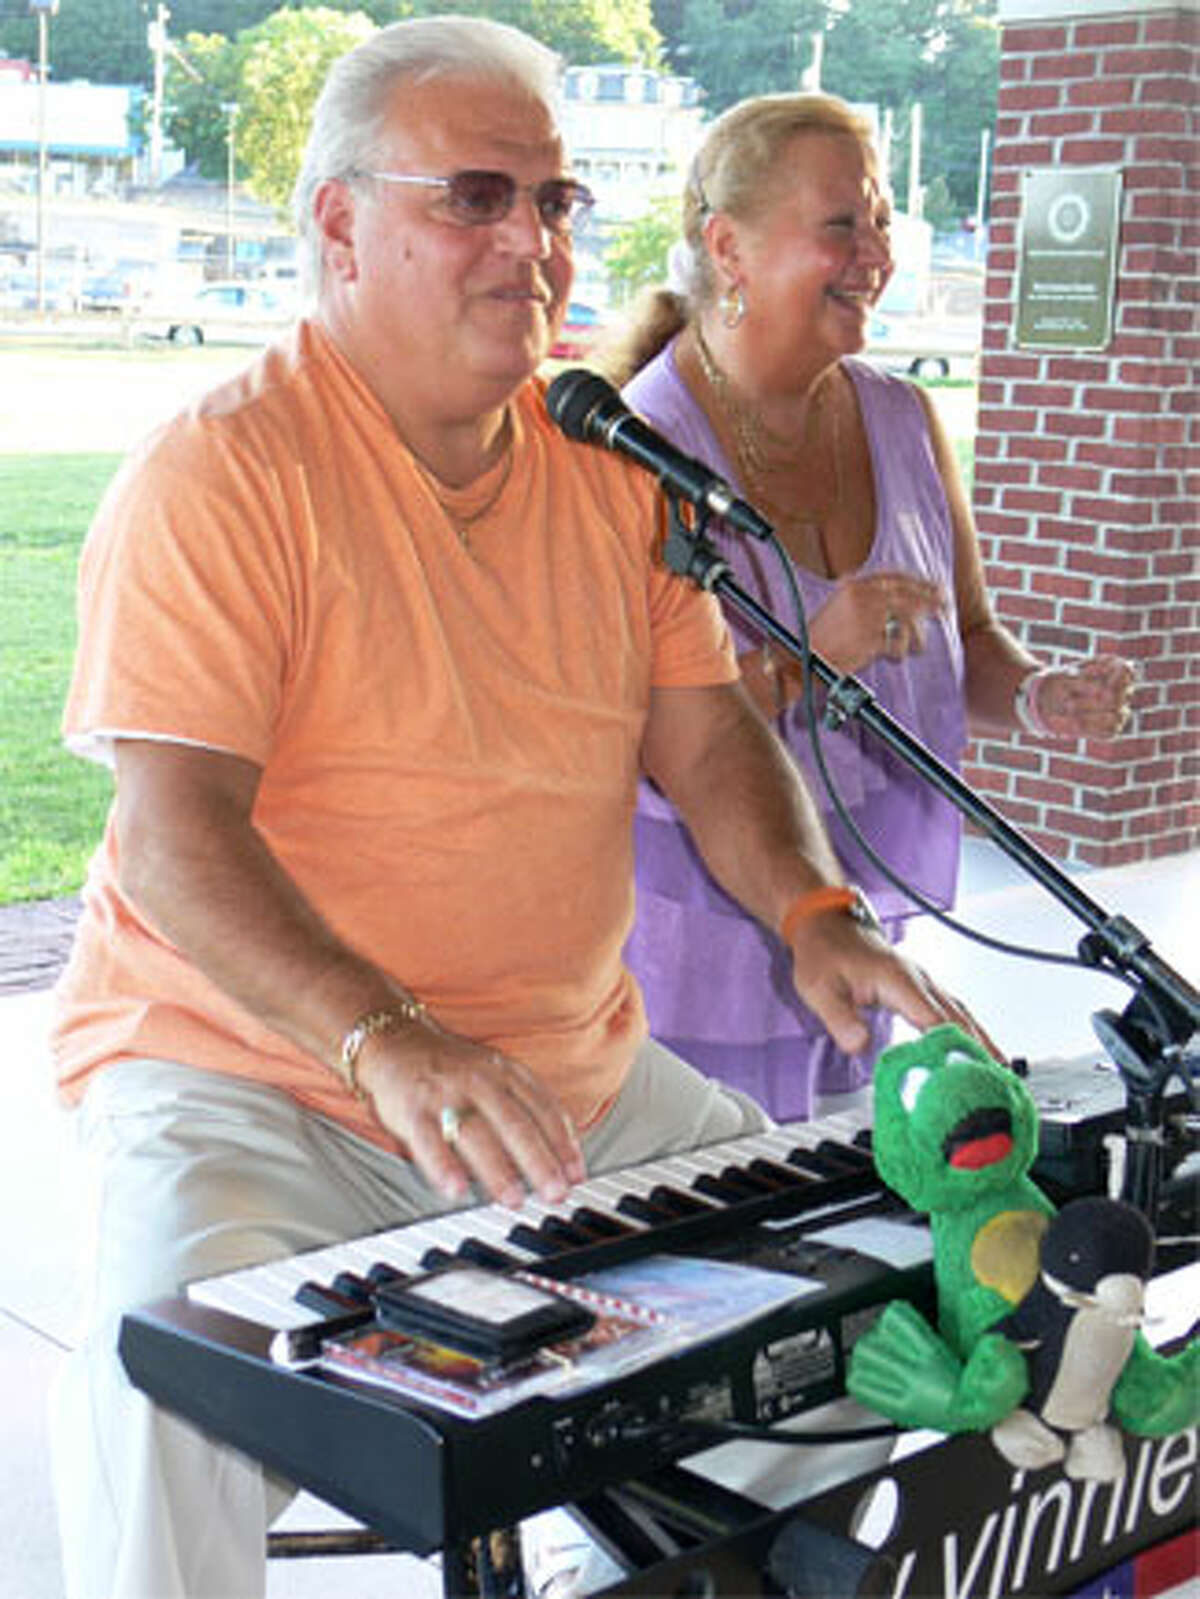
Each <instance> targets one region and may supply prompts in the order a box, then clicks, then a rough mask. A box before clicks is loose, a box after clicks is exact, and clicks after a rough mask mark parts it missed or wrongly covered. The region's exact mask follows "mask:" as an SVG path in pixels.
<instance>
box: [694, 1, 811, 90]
mask: <svg viewBox="0 0 1200 1599" xmlns="http://www.w3.org/2000/svg"><path fill="white" fill-rule="evenodd" d="M825 9H826V8H825V0H755V3H754V5H753V6H752V7H749V8H748V7H747V6H746V5H745V4H735V3H732V0H686V4H685V5H684V8H683V31H682V37H681V38H680V41H679V43H678V45H677V46H676V49H675V52H674V60H675V64H676V67H677V69H678V70H679V71H680V72H686V73H687V74H688V75H689V76H690V77H693V78H695V79H696V80H697V81H698V82H699V83H700V84H702V85H703V88H704V93H705V107H706V109H707V110H708V111H709V113H710V114H712V115H715V114H716V113H717V112H719V111H723V110H724V109H725V108H726V106H730V105H733V104H734V102H735V101H737V100H744V99H746V98H747V97H748V96H749V95H754V94H771V93H777V92H780V91H782V90H791V89H795V88H797V87H798V86H799V83H800V76H801V73H802V72H803V71H804V69H805V68H806V67H807V66H808V65H809V61H810V58H811V54H812V45H811V35H812V34H813V33H815V32H817V31H818V30H819V29H820V28H822V27H823V26H824V23H825Z"/></svg>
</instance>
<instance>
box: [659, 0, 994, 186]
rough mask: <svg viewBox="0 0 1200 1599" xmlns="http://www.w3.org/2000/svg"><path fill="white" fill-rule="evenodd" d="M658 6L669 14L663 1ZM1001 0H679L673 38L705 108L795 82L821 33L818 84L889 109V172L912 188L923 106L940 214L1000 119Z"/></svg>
mask: <svg viewBox="0 0 1200 1599" xmlns="http://www.w3.org/2000/svg"><path fill="white" fill-rule="evenodd" d="M659 9H660V12H661V13H663V14H664V16H666V15H668V14H669V13H668V11H667V4H666V0H660V8H659ZM995 12H996V0H853V3H852V4H847V3H845V0H683V6H682V26H681V27H680V29H679V32H678V35H677V36H672V37H671V38H670V40H669V43H670V48H671V58H672V60H673V62H674V64H675V66H676V68H677V69H678V70H679V71H683V72H687V73H688V74H690V75H691V76H692V77H694V78H695V79H696V80H697V81H698V82H699V83H700V84H701V86H702V87H703V89H704V91H705V104H706V107H707V109H708V110H709V111H710V112H713V113H716V112H719V111H722V110H724V108H725V107H726V106H729V105H732V104H733V103H734V102H735V101H737V100H741V99H744V98H746V96H748V95H752V94H763V93H769V92H772V91H777V90H788V89H796V88H798V87H799V86H800V84H801V82H802V80H803V78H804V75H805V73H806V71H807V69H808V68H809V67H810V65H811V63H812V58H813V47H812V38H813V35H814V34H816V33H818V32H823V34H824V48H823V51H822V67H821V86H822V88H824V89H827V90H829V91H830V92H831V93H833V94H839V95H841V96H842V97H843V98H844V99H846V100H850V101H853V102H855V103H856V104H873V105H875V106H876V107H877V108H878V109H879V111H880V112H881V113H883V112H886V111H890V112H891V113H892V117H893V123H894V132H895V137H894V144H893V162H892V170H891V173H890V176H891V178H892V182H893V184H894V186H895V188H896V190H897V193H898V195H899V196H900V197H901V199H902V200H903V198H904V196H905V194H906V190H907V178H908V162H909V155H910V150H909V143H910V141H909V126H910V114H911V111H912V107H913V106H914V105H916V104H917V103H920V104H921V105H922V106H923V107H924V122H923V126H924V137H923V149H922V159H921V167H922V172H921V176H922V181H923V182H925V183H931V182H932V181H933V179H935V178H937V177H941V178H942V179H943V181H944V184H945V189H946V194H945V195H944V196H942V199H943V203H944V206H945V209H946V211H947V213H953V212H955V211H957V212H959V213H960V214H966V213H967V212H969V211H972V210H973V209H974V201H975V188H976V184H977V176H978V153H979V144H980V133H981V130H982V129H983V128H985V127H986V128H990V127H991V126H992V125H993V122H994V120H995V108H996V86H997V80H998V75H999V30H998V27H997V24H996V20H995Z"/></svg>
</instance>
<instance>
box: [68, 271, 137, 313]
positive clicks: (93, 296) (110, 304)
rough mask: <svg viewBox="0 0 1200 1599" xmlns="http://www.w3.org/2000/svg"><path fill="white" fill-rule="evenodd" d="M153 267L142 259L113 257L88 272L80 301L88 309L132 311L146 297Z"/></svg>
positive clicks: (83, 307) (84, 308)
mask: <svg viewBox="0 0 1200 1599" xmlns="http://www.w3.org/2000/svg"><path fill="white" fill-rule="evenodd" d="M153 281H154V268H153V266H151V265H149V264H148V263H143V262H140V261H114V262H112V263H110V264H109V265H107V266H102V267H96V268H95V269H93V270H92V271H91V272H88V273H86V274H85V276H84V279H83V287H82V290H81V292H80V297H79V303H80V306H81V307H82V309H83V310H85V311H132V310H134V309H135V308H136V307H137V306H138V305H140V304H141V303H142V301H144V300H145V298H146V296H147V294H148V293H149V292H150V287H151V284H152V283H153Z"/></svg>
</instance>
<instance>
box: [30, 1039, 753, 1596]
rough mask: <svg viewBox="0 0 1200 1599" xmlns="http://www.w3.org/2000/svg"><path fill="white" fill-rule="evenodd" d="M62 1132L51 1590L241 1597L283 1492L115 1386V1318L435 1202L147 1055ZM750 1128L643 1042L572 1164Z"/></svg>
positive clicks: (390, 1165) (360, 1145)
mask: <svg viewBox="0 0 1200 1599" xmlns="http://www.w3.org/2000/svg"><path fill="white" fill-rule="evenodd" d="M76 1115H77V1117H78V1131H79V1138H80V1144H81V1148H82V1151H83V1154H84V1156H85V1158H86V1159H87V1161H88V1162H89V1167H90V1170H89V1176H90V1178H91V1179H92V1184H93V1197H92V1204H91V1207H90V1217H89V1221H90V1236H89V1240H88V1243H87V1247H86V1248H85V1250H84V1252H83V1253H84V1260H83V1263H82V1269H83V1270H84V1271H85V1273H86V1276H87V1279H88V1280H89V1282H90V1286H91V1302H90V1304H89V1306H88V1310H87V1313H86V1318H85V1330H84V1335H83V1338H82V1340H81V1343H80V1346H79V1348H78V1349H77V1351H76V1352H75V1353H74V1354H73V1355H72V1356H71V1357H70V1358H69V1359H68V1361H67V1362H66V1364H65V1366H64V1369H63V1372H62V1375H61V1378H60V1380H59V1382H58V1383H57V1384H56V1386H55V1390H54V1393H53V1395H52V1401H51V1422H50V1434H51V1452H52V1464H53V1471H54V1480H55V1494H56V1499H57V1503H58V1513H59V1526H60V1534H61V1539H62V1548H63V1565H64V1571H65V1576H66V1585H67V1593H68V1595H69V1599H177V1596H188V1599H256V1596H258V1595H261V1594H262V1593H263V1591H264V1587H265V1571H266V1529H267V1527H268V1526H269V1525H270V1523H271V1521H272V1520H273V1519H274V1517H275V1516H276V1515H277V1514H278V1513H279V1512H280V1510H282V1508H283V1506H284V1504H285V1503H286V1502H287V1499H288V1497H289V1496H290V1490H289V1489H288V1488H287V1487H286V1485H284V1484H277V1483H274V1482H272V1481H271V1480H270V1479H268V1478H266V1477H265V1476H264V1473H263V1471H262V1470H261V1468H260V1467H259V1466H258V1465H257V1463H256V1462H254V1461H252V1460H250V1459H248V1458H246V1457H245V1456H243V1455H241V1454H239V1453H237V1452H236V1451H234V1450H232V1449H229V1448H227V1447H225V1446H224V1445H220V1444H217V1443H214V1442H213V1441H212V1440H211V1439H210V1438H208V1437H207V1436H206V1435H205V1434H203V1433H201V1432H199V1431H198V1430H197V1429H196V1428H194V1427H192V1426H190V1425H189V1424H188V1423H186V1422H183V1421H180V1420H179V1419H178V1418H176V1417H174V1416H171V1415H169V1414H167V1413H166V1412H165V1411H163V1410H160V1409H159V1408H158V1407H157V1406H155V1405H153V1404H151V1403H150V1401H149V1400H147V1399H146V1398H145V1396H144V1395H142V1394H140V1393H139V1392H138V1391H137V1390H135V1389H134V1388H133V1386H132V1385H131V1384H130V1382H129V1381H128V1379H127V1378H126V1376H125V1373H124V1369H123V1367H122V1366H121V1364H120V1361H119V1358H118V1355H117V1348H116V1338H117V1332H118V1329H119V1325H120V1319H121V1316H122V1314H123V1312H124V1311H125V1310H127V1309H129V1308H132V1307H135V1306H137V1305H140V1304H144V1303H146V1302H147V1301H149V1300H152V1299H156V1298H161V1297H163V1296H165V1295H172V1294H175V1293H176V1292H178V1290H179V1287H180V1285H181V1284H184V1283H187V1282H189V1281H192V1280H194V1279H195V1278H198V1277H205V1276H210V1275H213V1274H214V1273H221V1272H226V1271H231V1270H233V1269H234V1268H235V1267H238V1266H243V1265H249V1264H252V1263H256V1262H259V1261H264V1260H268V1259H272V1258H278V1257H283V1256H288V1255H292V1254H295V1253H297V1252H298V1251H300V1250H304V1249H311V1248H314V1247H317V1246H319V1245H322V1244H327V1243H330V1242H334V1241H337V1240H340V1239H344V1238H351V1237H357V1236H359V1235H361V1234H363V1233H368V1232H372V1231H375V1230H377V1229H379V1228H381V1227H387V1226H395V1225H398V1224H399V1223H402V1222H404V1221H406V1220H409V1219H414V1218H416V1217H419V1216H422V1215H428V1214H430V1213H431V1212H435V1211H438V1210H444V1209H445V1208H446V1206H445V1201H444V1200H443V1199H442V1198H441V1197H440V1196H439V1195H438V1194H437V1193H436V1192H435V1191H434V1190H432V1189H431V1188H430V1187H429V1186H428V1185H427V1184H426V1183H425V1182H424V1181H423V1179H422V1178H421V1177H420V1175H419V1173H418V1172H417V1171H416V1169H415V1168H414V1167H413V1166H411V1165H410V1164H409V1163H408V1162H406V1161H402V1160H398V1159H397V1158H395V1157H394V1156H392V1155H389V1154H387V1153H386V1152H384V1151H382V1150H380V1149H377V1148H376V1147H375V1146H374V1145H371V1144H368V1143H366V1142H365V1141H364V1140H363V1139H360V1138H358V1137H356V1136H354V1135H353V1134H352V1133H349V1132H347V1131H346V1130H345V1129H344V1128H341V1127H339V1126H337V1125H336V1124H334V1123H332V1122H329V1121H326V1120H324V1119H322V1118H320V1117H316V1116H313V1115H311V1114H310V1113H308V1112H306V1111H304V1110H302V1109H301V1108H300V1107H299V1106H298V1105H296V1104H295V1103H294V1102H293V1101H291V1100H290V1099H288V1098H287V1096H286V1095H283V1094H280V1093H278V1092H277V1091H275V1090H273V1089H268V1088H263V1087H260V1086H258V1085H256V1084H253V1083H245V1082H240V1081H238V1080H237V1079H234V1078H229V1077H222V1076H219V1075H216V1074H213V1073H209V1072H201V1071H196V1070H195V1069H193V1068H190V1067H186V1066H179V1065H175V1064H173V1063H170V1062H165V1061H122V1062H119V1063H116V1064H114V1065H112V1066H110V1067H108V1068H107V1069H106V1070H105V1071H103V1072H102V1073H100V1075H99V1076H98V1077H97V1078H96V1080H95V1081H94V1083H93V1084H92V1086H91V1087H90V1089H89V1090H88V1093H87V1096H86V1098H85V1100H84V1103H83V1105H82V1106H81V1108H80V1110H79V1111H78V1112H77V1113H76ZM766 1125H767V1118H766V1117H765V1116H764V1115H763V1113H762V1111H761V1110H760V1109H759V1108H758V1107H757V1106H756V1105H754V1104H753V1103H752V1102H751V1101H750V1100H748V1099H745V1098H744V1097H743V1096H741V1095H737V1094H733V1093H731V1092H730V1091H729V1090H727V1089H724V1088H722V1087H720V1086H719V1085H718V1084H716V1083H714V1082H712V1081H710V1080H709V1079H707V1078H704V1077H702V1076H700V1074H699V1073H698V1072H695V1071H693V1069H692V1068H691V1067H690V1066H687V1065H685V1064H684V1062H683V1061H681V1060H679V1059H678V1058H677V1057H676V1056H674V1055H672V1054H670V1053H669V1052H668V1051H666V1050H664V1049H663V1048H661V1046H659V1045H657V1044H653V1043H650V1044H647V1045H646V1046H645V1047H644V1048H643V1050H642V1051H641V1053H640V1054H639V1056H638V1059H637V1061H636V1062H635V1064H634V1067H633V1070H632V1071H631V1073H630V1076H629V1078H628V1080H627V1082H626V1084H625V1087H624V1088H623V1090H622V1092H621V1094H620V1096H619V1098H618V1100H617V1103H616V1104H615V1106H614V1107H613V1109H612V1111H611V1112H610V1113H609V1115H608V1116H607V1117H606V1118H605V1120H604V1122H603V1123H602V1124H601V1125H600V1126H599V1127H598V1128H597V1129H596V1130H595V1131H594V1132H593V1133H591V1134H589V1135H588V1136H587V1137H586V1138H585V1140H584V1153H585V1155H586V1157H587V1161H588V1168H589V1171H592V1172H598V1171H602V1170H604V1169H607V1168H609V1167H613V1166H619V1165H625V1164H628V1163H631V1162H635V1161H643V1160H647V1159H650V1158H652V1157H654V1156H655V1155H660V1154H665V1153H667V1152H669V1151H673V1150H678V1149H686V1148H690V1147H692V1146H693V1145H697V1144H703V1143H711V1142H714V1141H715V1140H717V1139H724V1138H737V1137H740V1136H742V1135H743V1134H745V1133H750V1132H754V1131H757V1130H759V1129H761V1128H762V1127H764V1126H766Z"/></svg>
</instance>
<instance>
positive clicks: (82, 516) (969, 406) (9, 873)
mask: <svg viewBox="0 0 1200 1599" xmlns="http://www.w3.org/2000/svg"><path fill="white" fill-rule="evenodd" d="M930 386H931V387H935V388H937V387H944V389H945V390H946V391H947V392H946V394H945V396H944V399H945V403H946V404H947V405H948V406H949V407H950V408H951V409H950V410H949V412H948V415H947V423H948V426H949V430H950V434H951V437H952V439H953V440H954V444H955V448H956V449H957V451H958V454H959V459H960V462H961V464H962V467H963V470H964V476H965V477H966V479H967V483H968V485H969V483H970V472H971V456H972V449H971V445H972V434H973V420H974V413H973V398H974V396H973V392H972V393H970V394H963V395H961V396H959V395H956V394H954V392H953V391H954V390H955V389H957V388H969V389H972V390H973V385H959V384H954V383H948V384H945V385H937V384H934V385H930ZM964 402H965V403H964ZM120 459H121V457H120V456H119V455H116V454H91V455H40V454H30V455H2V454H0V507H2V508H3V509H2V510H0V904H9V903H12V902H13V901H16V900H32V899H51V898H55V897H57V896H59V895H63V894H71V893H74V892H75V891H76V890H77V889H78V888H79V886H80V885H81V883H82V882H83V877H84V872H85V869H86V866H87V862H88V858H89V857H90V855H91V854H92V851H93V850H94V849H95V847H96V843H97V841H98V840H99V837H100V833H101V829H102V826H103V821H104V815H105V812H106V810H107V808H108V801H109V796H110V792H111V789H110V780H109V776H108V773H107V772H106V771H104V770H102V769H101V768H99V767H96V766H93V765H92V764H91V763H90V762H86V761H81V760H79V759H77V758H76V757H75V756H72V755H68V754H67V753H66V751H65V750H64V749H63V746H62V742H61V739H60V737H59V731H58V729H59V719H60V716H61V713H62V706H63V699H64V697H65V695H66V691H67V683H68V680H69V677H70V671H71V662H72V658H73V654H74V649H75V570H76V565H77V562H78V558H79V547H80V544H81V543H82V541H83V536H84V533H85V532H86V530H87V526H88V523H89V522H90V520H91V516H92V512H93V511H94V509H95V507H96V504H97V502H98V500H99V499H100V496H101V494H102V492H103V490H104V487H105V485H106V484H107V483H108V481H109V479H110V478H111V477H112V475H113V473H114V472H115V470H116V468H117V465H118V464H119V461H120Z"/></svg>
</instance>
